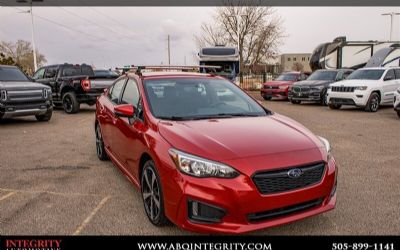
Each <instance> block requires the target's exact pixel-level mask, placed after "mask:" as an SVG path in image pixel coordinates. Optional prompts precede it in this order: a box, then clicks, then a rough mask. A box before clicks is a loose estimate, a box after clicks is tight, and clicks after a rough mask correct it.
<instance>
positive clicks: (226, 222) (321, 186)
mask: <svg viewBox="0 0 400 250" xmlns="http://www.w3.org/2000/svg"><path fill="white" fill-rule="evenodd" d="M178 76H179V74H178V75H175V76H174V77H178ZM187 76H188V75H187V74H186V75H185V77H187ZM129 77H131V78H133V79H135V80H136V81H137V83H138V87H139V91H140V93H141V95H142V99H143V112H144V113H143V114H144V121H140V120H134V121H133V120H131V121H129V119H128V118H121V117H117V116H115V114H114V104H113V103H112V102H111V101H110V100H109V99H108V97H107V92H105V93H104V94H103V95H102V96H101V97H100V98H99V99H98V102H97V104H96V122H98V123H99V124H100V128H101V132H102V135H103V140H104V144H105V148H106V151H107V154H108V155H109V156H110V158H111V160H112V161H113V163H114V164H115V165H116V166H118V167H119V168H120V169H121V171H122V172H123V173H124V174H125V175H126V176H127V177H128V178H129V180H130V181H131V182H132V183H133V184H134V185H135V186H136V187H140V181H139V180H140V164H139V162H140V159H141V157H142V156H143V155H144V154H146V155H148V156H149V157H151V158H152V159H153V160H154V162H155V165H156V168H157V171H158V173H159V175H160V179H161V186H162V189H163V194H164V207H165V214H166V216H167V217H168V218H169V219H170V220H171V221H172V222H173V223H175V224H176V225H177V226H179V227H182V228H184V229H187V230H191V231H197V232H203V233H210V232H214V233H243V232H247V231H253V230H257V229H262V228H266V227H271V226H277V225H281V224H285V223H289V222H292V221H296V220H299V219H302V218H306V217H309V216H312V215H316V214H319V213H322V212H326V211H328V210H331V209H333V208H334V207H335V203H336V194H335V195H334V196H333V197H330V194H331V191H332V189H333V187H334V185H335V176H336V175H337V169H336V163H335V160H334V158H330V160H329V162H327V160H326V159H327V155H326V152H325V149H324V145H323V144H322V142H321V141H320V140H319V139H318V138H317V137H316V136H315V135H313V134H312V133H311V132H310V131H309V130H307V129H306V128H304V127H303V126H302V125H300V124H299V123H297V122H295V121H293V120H291V119H290V118H287V117H284V116H281V115H278V114H273V115H271V116H265V117H244V118H230V119H210V120H196V121H162V120H158V119H156V118H155V117H153V116H152V114H151V112H150V109H149V105H148V103H147V100H146V96H145V95H144V87H143V82H142V79H140V78H138V77H137V76H136V75H130V76H129ZM166 77H171V75H168V76H164V77H163V76H157V77H155V76H152V78H153V79H154V78H166ZM192 77H198V76H197V75H193V76H192ZM202 77H204V76H202ZM208 77H212V76H208ZM145 78H146V77H145ZM170 148H176V149H178V150H181V151H184V152H187V153H189V154H193V155H197V156H200V157H203V158H207V159H210V160H214V161H218V162H221V163H224V164H226V165H229V166H231V167H233V168H234V169H236V170H238V171H239V172H240V175H239V176H238V177H236V178H233V179H221V178H196V177H192V176H188V175H185V174H183V173H181V172H180V171H179V170H178V169H177V167H176V166H175V164H174V162H173V161H172V159H171V157H170V155H169V153H168V150H169V149H170ZM316 162H325V163H326V166H325V172H324V175H323V179H322V181H321V182H320V183H318V184H315V185H313V186H309V187H306V188H302V189H297V190H292V191H287V192H282V193H276V194H271V195H263V194H261V193H260V192H259V191H258V190H257V188H256V186H255V184H254V182H253V180H252V179H251V176H252V175H254V173H256V172H257V171H265V170H273V169H285V168H289V167H295V166H301V165H305V164H310V163H316ZM189 198H190V199H195V200H198V201H203V202H205V203H208V204H211V205H214V206H218V207H221V208H223V209H224V210H225V211H227V214H226V216H225V217H223V221H222V222H220V223H213V224H204V223H201V224H200V223H194V222H192V221H190V220H189V219H188V213H187V201H188V199H189ZM320 198H321V199H323V200H324V201H323V203H322V205H320V206H318V207H316V208H313V209H309V210H307V211H304V212H299V213H296V214H292V215H289V216H283V217H279V218H276V219H271V220H266V221H262V222H257V223H250V222H249V221H248V220H247V217H246V216H247V214H249V213H256V212H262V211H267V210H273V209H277V208H281V207H286V206H291V205H294V204H299V203H303V202H307V201H310V200H313V199H320ZM143 216H145V214H144V213H143Z"/></svg>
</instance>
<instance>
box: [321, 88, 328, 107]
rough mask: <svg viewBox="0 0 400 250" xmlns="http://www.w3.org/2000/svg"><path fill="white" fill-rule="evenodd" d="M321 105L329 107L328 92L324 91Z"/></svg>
mask: <svg viewBox="0 0 400 250" xmlns="http://www.w3.org/2000/svg"><path fill="white" fill-rule="evenodd" d="M320 104H321V105H322V106H328V91H326V90H324V91H322V94H321V102H320Z"/></svg>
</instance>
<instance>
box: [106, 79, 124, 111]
mask: <svg viewBox="0 0 400 250" xmlns="http://www.w3.org/2000/svg"><path fill="white" fill-rule="evenodd" d="M122 80H125V82H124V85H123V86H122V89H121V93H119V96H118V103H115V102H113V101H112V99H111V98H110V96H111V94H112V91H111V92H109V94H108V95H107V98H108V100H110V102H111V103H112V104H113V105H114V106H116V105H119V104H121V98H122V94H123V93H124V90H125V86H126V83H127V80H128V77H127V76H123V77H122V78H118V79H116V80H115V82H114V83H113V84H112V85H111V87H110V89H111V88H112V90H114V86H115V84H116V83H117V82H119V81H122Z"/></svg>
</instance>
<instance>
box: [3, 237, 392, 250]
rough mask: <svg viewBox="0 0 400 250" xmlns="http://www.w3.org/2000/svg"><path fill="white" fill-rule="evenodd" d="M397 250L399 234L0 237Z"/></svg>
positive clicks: (64, 242) (69, 244)
mask: <svg viewBox="0 0 400 250" xmlns="http://www.w3.org/2000/svg"><path fill="white" fill-rule="evenodd" d="M77 249H96V250H100V249H109V250H114V249H129V250H158V249H161V250H288V249H289V250H296V249H306V250H314V249H315V250H400V237H399V236H235V237H232V236H218V237H216V236H176V237H173V236H0V250H77Z"/></svg>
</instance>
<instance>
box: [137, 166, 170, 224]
mask: <svg viewBox="0 0 400 250" xmlns="http://www.w3.org/2000/svg"><path fill="white" fill-rule="evenodd" d="M140 183H141V192H142V199H143V204H144V210H145V212H146V215H147V218H148V219H149V220H150V222H151V223H152V224H153V225H155V226H157V227H162V226H165V225H167V224H168V219H167V217H166V216H165V209H164V196H163V192H162V188H161V181H160V177H159V176H158V173H157V170H156V167H155V164H154V161H152V160H148V161H147V162H146V163H145V164H144V167H143V172H142V177H141V182H140Z"/></svg>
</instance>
